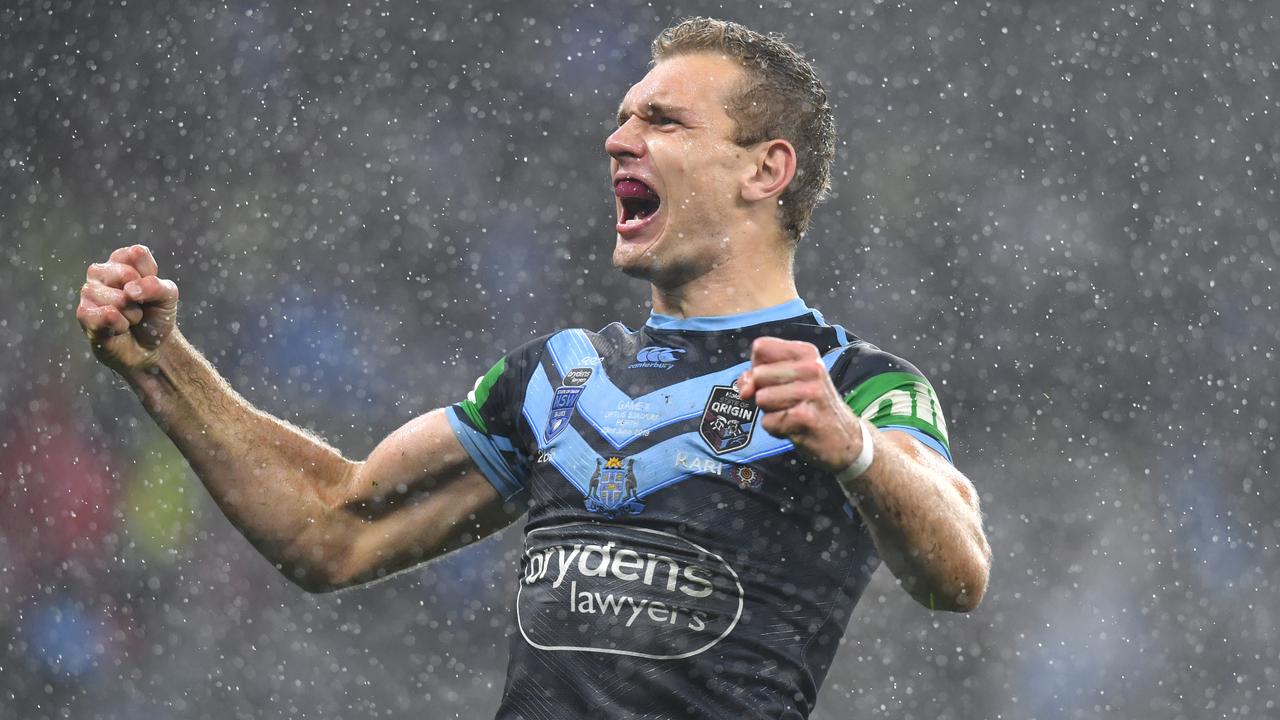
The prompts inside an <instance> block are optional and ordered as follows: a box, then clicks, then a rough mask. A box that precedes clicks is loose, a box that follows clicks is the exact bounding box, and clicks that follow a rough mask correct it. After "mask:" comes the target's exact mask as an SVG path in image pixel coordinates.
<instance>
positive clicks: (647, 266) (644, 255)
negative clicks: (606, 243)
mask: <svg viewBox="0 0 1280 720" xmlns="http://www.w3.org/2000/svg"><path fill="white" fill-rule="evenodd" d="M613 266H614V267H615V268H617V269H618V270H621V271H622V274H623V275H626V276H628V277H633V278H638V279H640V280H649V281H652V280H653V278H654V277H655V276H656V275H657V272H658V267H659V263H658V259H657V258H656V257H654V256H653V255H652V254H650V253H648V252H646V251H644V250H641V249H636V248H630V249H623V248H622V247H617V248H614V251H613Z"/></svg>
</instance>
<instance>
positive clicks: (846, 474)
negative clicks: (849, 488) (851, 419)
mask: <svg viewBox="0 0 1280 720" xmlns="http://www.w3.org/2000/svg"><path fill="white" fill-rule="evenodd" d="M868 425H870V423H868V422H867V421H865V420H862V419H859V420H858V427H859V428H861V429H862V452H859V453H858V457H856V458H854V459H853V462H852V463H849V467H847V468H845V469H844V470H841V471H840V474H839V475H836V481H837V482H839V483H840V484H841V485H842V486H843V485H844V484H845V483H847V482H849V481H850V480H854V479H856V478H858V477H860V476H861V475H862V473H864V472H866V471H867V468H869V467H871V463H872V461H874V460H875V459H876V448H875V439H874V438H872V437H871V431H870V430H868V429H867V426H868Z"/></svg>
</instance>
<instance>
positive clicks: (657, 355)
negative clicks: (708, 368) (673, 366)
mask: <svg viewBox="0 0 1280 720" xmlns="http://www.w3.org/2000/svg"><path fill="white" fill-rule="evenodd" d="M684 352H685V351H684V350H682V349H680V348H668V347H658V346H657V345H650V346H649V347H647V348H641V349H640V352H638V353H636V362H638V363H673V362H675V361H677V360H679V359H680V355H681V354H683V353H684Z"/></svg>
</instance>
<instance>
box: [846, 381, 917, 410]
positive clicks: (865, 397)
mask: <svg viewBox="0 0 1280 720" xmlns="http://www.w3.org/2000/svg"><path fill="white" fill-rule="evenodd" d="M918 382H923V383H925V384H926V385H927V384H928V381H927V380H925V379H924V378H922V377H920V376H919V375H912V374H911V373H904V372H887V373H880V374H879V375H876V376H875V377H873V378H871V379H869V380H867V381H865V382H863V383H862V384H861V385H859V386H857V387H855V388H854V389H853V390H852V391H851V392H849V393H847V394H845V396H844V401H845V402H846V403H848V404H849V407H851V408H853V411H854V412H856V413H858V414H859V415H862V414H863V411H864V410H866V409H867V408H868V407H869V406H870V405H871V403H872V401H874V400H880V399H882V398H884V394H885V393H887V392H889V391H890V390H896V389H898V388H900V387H910V386H912V385H915V384H916V383H918Z"/></svg>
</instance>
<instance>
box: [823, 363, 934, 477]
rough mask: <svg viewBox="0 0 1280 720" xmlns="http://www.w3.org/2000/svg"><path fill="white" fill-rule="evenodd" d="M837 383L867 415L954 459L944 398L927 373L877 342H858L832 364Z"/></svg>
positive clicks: (846, 398) (873, 421)
mask: <svg viewBox="0 0 1280 720" xmlns="http://www.w3.org/2000/svg"><path fill="white" fill-rule="evenodd" d="M832 377H833V379H834V380H835V383H836V389H837V390H839V391H840V395H841V397H843V398H844V401H845V402H846V403H848V405H849V407H850V408H852V409H853V411H854V412H855V413H857V414H858V415H859V416H860V417H861V418H863V419H864V420H867V421H868V422H870V423H871V424H872V425H875V426H876V427H878V428H880V429H881V430H890V429H892V430H901V431H903V432H906V433H908V434H910V435H912V436H914V437H915V438H916V439H917V440H919V441H920V442H922V443H924V444H925V445H926V446H928V447H930V448H932V449H934V450H935V451H937V452H938V454H939V455H942V456H943V457H944V458H946V459H947V461H948V462H950V461H951V443H950V440H949V439H948V437H947V421H946V418H945V417H944V416H943V413H942V404H941V403H940V402H938V395H937V393H935V392H934V390H933V385H931V384H930V383H929V381H928V380H927V379H925V376H924V374H923V373H921V372H920V371H919V370H917V369H916V368H915V366H914V365H912V364H911V363H909V362H907V361H906V360H903V359H902V358H899V357H895V356H894V355H890V354H889V353H887V352H884V351H882V350H880V349H878V348H876V347H875V346H873V345H865V344H863V345H855V346H853V347H851V348H850V349H849V350H846V351H845V354H844V356H843V357H841V358H840V359H839V360H838V361H837V362H836V364H835V366H834V367H833V368H832Z"/></svg>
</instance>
